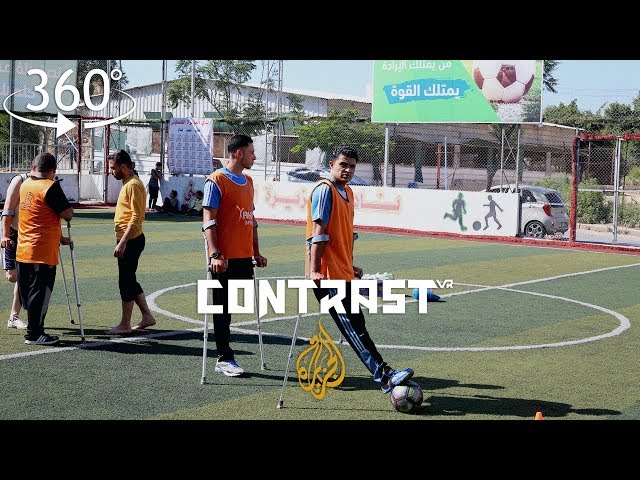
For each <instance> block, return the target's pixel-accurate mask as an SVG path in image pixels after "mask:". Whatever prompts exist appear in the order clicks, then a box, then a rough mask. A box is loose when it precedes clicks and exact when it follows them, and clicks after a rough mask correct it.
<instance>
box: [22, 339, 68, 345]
mask: <svg viewBox="0 0 640 480" xmlns="http://www.w3.org/2000/svg"><path fill="white" fill-rule="evenodd" d="M24 343H26V344H27V345H55V344H56V343H60V339H59V338H56V339H55V340H44V341H42V340H39V339H38V340H25V341H24Z"/></svg>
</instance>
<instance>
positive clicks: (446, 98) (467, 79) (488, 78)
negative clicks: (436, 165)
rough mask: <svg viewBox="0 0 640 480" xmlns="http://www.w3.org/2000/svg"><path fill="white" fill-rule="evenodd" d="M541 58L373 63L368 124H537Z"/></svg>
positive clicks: (376, 61) (539, 114)
mask: <svg viewBox="0 0 640 480" xmlns="http://www.w3.org/2000/svg"><path fill="white" fill-rule="evenodd" d="M542 67H543V65H542V60H375V61H374V63H373V106H372V114H371V121H373V122H380V123H454V122H465V123H540V122H541V121H542V108H541V97H542V95H541V91H542V72H543V68H542Z"/></svg>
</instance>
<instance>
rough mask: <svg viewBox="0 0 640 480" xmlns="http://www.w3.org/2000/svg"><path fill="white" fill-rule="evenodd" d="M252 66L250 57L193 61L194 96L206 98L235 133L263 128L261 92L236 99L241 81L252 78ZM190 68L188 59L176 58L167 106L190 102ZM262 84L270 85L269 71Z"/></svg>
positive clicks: (171, 106)
mask: <svg viewBox="0 0 640 480" xmlns="http://www.w3.org/2000/svg"><path fill="white" fill-rule="evenodd" d="M255 69H256V64H255V62H254V61H253V60H207V61H206V62H196V68H195V82H194V84H195V95H194V96H195V98H199V99H202V100H206V101H208V102H209V103H210V104H211V106H212V107H213V109H214V110H215V112H216V113H217V114H218V115H219V117H220V118H222V119H224V121H226V122H227V124H228V125H229V126H230V127H231V130H232V131H233V132H234V133H244V134H246V135H255V134H256V133H257V132H259V131H260V130H263V129H264V126H265V120H266V118H267V116H268V114H269V112H267V111H266V109H265V107H264V105H263V101H262V93H258V94H251V95H249V97H248V99H247V100H246V101H245V102H244V103H239V102H238V101H237V100H236V98H237V97H239V95H240V87H241V85H242V84H243V83H245V82H247V81H248V80H249V79H250V78H251V72H253V71H254V70H255ZM191 70H192V61H191V60H179V61H178V62H177V64H176V70H175V71H176V73H178V78H177V79H176V80H174V81H173V82H171V84H170V85H169V88H168V90H167V103H168V106H169V107H170V108H176V107H177V106H178V104H179V103H180V102H182V103H184V105H186V106H187V108H189V107H190V106H191ZM262 84H263V86H264V87H265V89H267V90H268V89H272V88H273V78H272V76H271V74H270V72H268V74H267V78H266V79H265V80H264V81H263V82H262ZM210 87H211V88H210ZM234 94H235V95H234Z"/></svg>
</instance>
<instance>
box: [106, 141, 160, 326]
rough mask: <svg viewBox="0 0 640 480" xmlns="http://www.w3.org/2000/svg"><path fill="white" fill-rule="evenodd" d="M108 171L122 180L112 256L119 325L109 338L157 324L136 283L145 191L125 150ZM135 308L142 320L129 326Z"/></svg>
mask: <svg viewBox="0 0 640 480" xmlns="http://www.w3.org/2000/svg"><path fill="white" fill-rule="evenodd" d="M109 168H110V169H111V173H112V174H113V176H114V177H115V178H116V179H117V180H122V188H121V189H120V194H119V195H118V203H117V204H116V213H115V216H114V219H113V221H114V223H115V232H116V242H117V244H116V248H115V250H114V251H113V256H114V257H116V258H117V259H118V287H119V289H120V299H121V300H122V317H121V318H120V323H118V325H116V326H115V327H113V328H112V329H111V330H109V331H107V334H110V335H119V334H125V333H131V332H132V331H133V330H140V329H143V328H147V327H150V326H152V325H155V324H156V320H155V318H153V315H151V311H150V310H149V306H148V305H147V299H146V297H145V295H144V292H143V290H142V287H141V286H140V284H139V283H138V281H137V280H136V270H137V269H138V261H139V260H140V255H141V254H142V251H143V250H144V244H145V238H144V233H142V223H143V222H144V210H145V206H146V200H147V192H146V190H145V188H144V184H143V183H142V182H141V181H140V179H139V178H138V176H137V175H136V174H135V170H134V169H133V162H132V161H131V157H130V156H129V154H128V153H127V152H125V151H124V150H117V151H116V152H114V153H112V154H110V155H109ZM134 303H135V304H136V305H138V308H140V313H142V320H140V322H139V323H138V324H137V325H135V326H133V327H132V326H131V314H132V313H133V304H134Z"/></svg>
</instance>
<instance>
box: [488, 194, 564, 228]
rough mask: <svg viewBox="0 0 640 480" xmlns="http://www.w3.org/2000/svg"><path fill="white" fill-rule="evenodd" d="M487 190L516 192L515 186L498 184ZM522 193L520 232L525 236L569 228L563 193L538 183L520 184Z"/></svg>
mask: <svg viewBox="0 0 640 480" xmlns="http://www.w3.org/2000/svg"><path fill="white" fill-rule="evenodd" d="M486 191H487V192H492V193H499V192H514V193H515V187H513V186H507V185H503V186H502V187H501V186H500V185H496V186H494V187H491V188H488V189H487V190H486ZM518 192H519V193H520V233H522V234H523V235H524V236H525V237H534V238H544V237H545V235H548V234H554V233H556V232H560V233H564V232H566V231H567V230H568V229H569V217H568V216H567V209H566V207H565V204H564V201H563V200H562V195H560V192H558V191H557V190H553V189H550V188H545V187H539V186H536V185H518Z"/></svg>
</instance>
